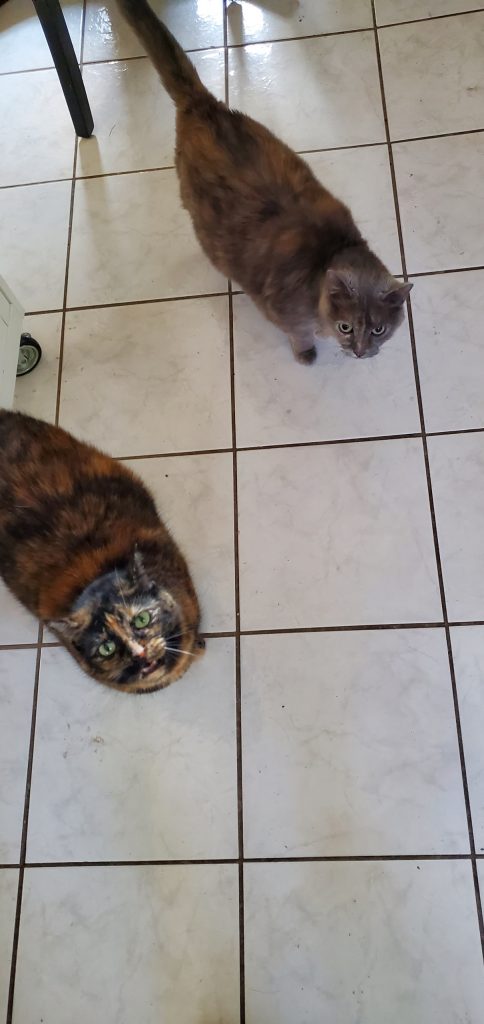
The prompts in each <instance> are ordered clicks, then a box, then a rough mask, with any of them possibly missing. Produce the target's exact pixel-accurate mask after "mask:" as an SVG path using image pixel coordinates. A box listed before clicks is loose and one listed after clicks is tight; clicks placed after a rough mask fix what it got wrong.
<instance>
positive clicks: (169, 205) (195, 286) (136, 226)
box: [51, 170, 226, 306]
mask: <svg viewBox="0 0 484 1024" xmlns="http://www.w3.org/2000/svg"><path fill="white" fill-rule="evenodd" d="M51 187H52V186H51ZM57 187H58V186H57ZM225 289H226V280H225V279H224V278H223V277H222V275H221V274H219V273H218V271H216V270H215V269H214V268H213V267H212V265H211V263H209V261H208V259H207V258H206V256H204V254H203V253H202V250H201V249H200V246H199V244H198V242H197V240H196V238H195V234H194V231H193V228H192V224H191V220H190V217H189V215H188V213H186V211H185V210H184V209H183V207H182V206H181V202H180V195H179V187H178V179H177V175H176V171H174V170H165V171H151V172H149V173H144V174H122V175H119V176H117V177H116V176H115V177H106V178H91V179H88V180H84V181H82V180H81V181H78V182H77V184H76V194H75V202H74V220H73V228H72V245H71V257H70V264H69V289H68V304H69V305H70V306H86V305H95V304H97V303H106V302H129V301H132V300H135V299H161V298H166V297H174V296H177V295H190V294H204V293H206V292H221V291H224V290H225Z"/></svg>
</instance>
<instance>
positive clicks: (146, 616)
mask: <svg viewBox="0 0 484 1024" xmlns="http://www.w3.org/2000/svg"><path fill="white" fill-rule="evenodd" d="M150 622H151V612H147V611H144V612H139V613H138V615H135V617H134V619H133V626H134V628H135V629H146V627H147V626H149V624H150Z"/></svg>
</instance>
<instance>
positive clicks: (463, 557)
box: [428, 433, 484, 621]
mask: <svg viewBox="0 0 484 1024" xmlns="http://www.w3.org/2000/svg"><path fill="white" fill-rule="evenodd" d="M428 444H429V455H430V470H431V476H432V488H433V494H434V502H435V514H436V519H437V531H438V535H439V542H440V554H441V558H442V570H443V574H444V585H445V593H446V596H447V611H448V614H449V619H451V620H453V621H460V620H461V619H468V620H474V619H484V576H483V574H482V561H483V559H484V534H483V531H482V524H483V522H484V434H479V433H478V434H455V435H454V436H450V437H429V439H428Z"/></svg>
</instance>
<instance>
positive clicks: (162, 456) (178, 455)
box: [113, 448, 233, 462]
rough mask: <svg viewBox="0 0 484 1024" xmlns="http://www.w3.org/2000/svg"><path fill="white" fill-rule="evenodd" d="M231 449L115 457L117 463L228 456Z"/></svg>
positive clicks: (204, 449)
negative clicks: (198, 456)
mask: <svg viewBox="0 0 484 1024" xmlns="http://www.w3.org/2000/svg"><path fill="white" fill-rule="evenodd" d="M232 451H233V449H232V448H201V449H200V450H199V451H196V450H195V451H190V452H156V453H155V454H154V455H116V456H113V457H114V458H116V459H117V460H118V462H126V461H129V462H136V461H137V460H139V459H178V458H182V459H183V458H186V456H190V455H230V454H231V453H232Z"/></svg>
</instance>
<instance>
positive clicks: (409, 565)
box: [238, 439, 441, 629]
mask: <svg viewBox="0 0 484 1024" xmlns="http://www.w3.org/2000/svg"><path fill="white" fill-rule="evenodd" d="M238 492H239V501H238V504H239V515H240V520H239V522H240V548H239V556H240V585H241V619H242V626H243V628H244V629H286V628H289V627H297V626H305V627H307V626H321V625H349V624H367V623H391V622H394V623H399V622H424V621H429V622H431V621H437V620H439V619H440V617H441V605H440V599H439V593H438V587H437V579H436V568H435V557H434V546H433V539H432V533H431V526H430V513H429V505H428V495H427V485H426V480H425V469H424V462H423V455H422V449H421V445H420V441H418V440H412V439H410V440H400V441H380V442H362V443H355V444H342V445H328V446H322V447H308V448H304V447H303V448H285V449H275V450H268V451H252V452H242V453H241V454H240V455H239V473H238Z"/></svg>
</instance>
